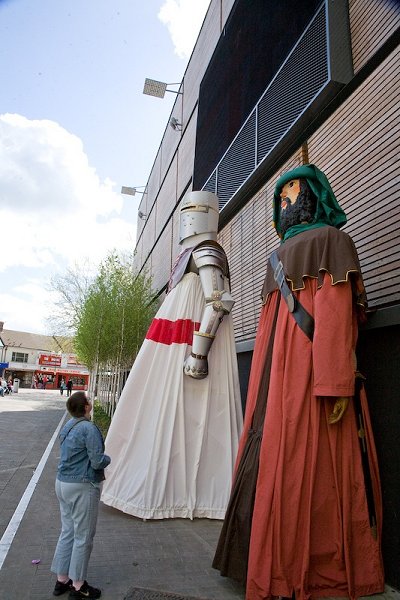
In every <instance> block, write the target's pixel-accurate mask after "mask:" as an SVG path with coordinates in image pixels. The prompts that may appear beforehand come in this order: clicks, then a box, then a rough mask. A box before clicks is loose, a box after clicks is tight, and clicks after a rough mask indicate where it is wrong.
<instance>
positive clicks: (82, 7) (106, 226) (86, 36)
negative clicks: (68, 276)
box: [0, 0, 210, 334]
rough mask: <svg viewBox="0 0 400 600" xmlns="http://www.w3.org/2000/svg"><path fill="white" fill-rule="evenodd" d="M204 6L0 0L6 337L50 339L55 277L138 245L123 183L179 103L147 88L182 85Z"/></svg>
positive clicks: (132, 202)
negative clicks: (152, 83)
mask: <svg viewBox="0 0 400 600" xmlns="http://www.w3.org/2000/svg"><path fill="white" fill-rule="evenodd" d="M209 1H210V0H146V1H145V2H142V1H139V0H40V1H39V2H38V1H36V0H0V81H1V87H0V227H1V236H0V281H1V286H0V321H4V328H5V329H14V330H18V331H29V332H32V333H43V334H52V333H53V332H52V331H51V327H50V328H49V324H48V323H47V322H46V316H48V314H49V312H51V305H52V303H53V301H54V296H53V295H52V292H51V291H50V290H49V284H50V281H51V279H52V277H54V275H56V274H61V275H62V274H63V273H65V271H66V269H67V268H71V267H74V265H79V264H84V263H85V261H89V262H90V263H91V264H93V265H96V264H99V263H100V261H101V260H102V259H103V258H105V256H106V255H107V253H108V252H110V251H112V250H113V249H116V250H117V251H119V252H124V251H126V250H132V249H133V248H134V246H135V242H136V224H137V211H138V205H139V202H140V198H141V196H140V194H137V195H136V196H134V197H133V196H126V195H122V194H121V193H120V190H121V186H131V187H138V188H139V189H140V188H141V187H143V186H145V184H146V182H147V179H148V177H149V174H150V171H151V168H152V165H153V162H154V159H155V157H156V153H157V150H158V147H159V145H160V142H161V138H162V135H163V133H164V130H165V128H166V126H167V123H168V118H169V116H170V113H171V110H172V106H173V102H174V100H175V94H172V93H167V94H166V95H165V98H164V99H163V100H162V99H159V98H154V97H151V96H147V95H144V94H143V93H142V92H143V85H144V80H145V78H146V77H148V78H151V79H156V80H159V81H165V82H167V83H175V82H180V81H181V80H182V77H183V74H184V72H185V69H186V67H187V63H188V60H189V58H190V55H191V52H192V50H193V47H194V44H195V42H196V39H197V36H198V33H199V31H200V28H201V25H202V23H203V20H204V17H205V14H206V12H207V8H208V6H209ZM171 89H174V86H171ZM175 89H176V87H175Z"/></svg>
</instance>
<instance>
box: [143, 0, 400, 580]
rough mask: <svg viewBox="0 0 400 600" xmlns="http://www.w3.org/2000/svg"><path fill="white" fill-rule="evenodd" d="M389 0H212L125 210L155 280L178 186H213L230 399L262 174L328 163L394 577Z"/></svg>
mask: <svg viewBox="0 0 400 600" xmlns="http://www.w3.org/2000/svg"><path fill="white" fill-rule="evenodd" d="M399 41H400V2H399V0H335V1H333V0H324V1H323V2H320V1H317V0H315V1H314V0H307V1H306V0H282V1H281V2H279V3H276V2H273V1H272V0H254V1H252V2H251V3H249V2H246V0H236V1H233V0H212V1H211V3H210V6H209V9H208V12H207V15H206V17H205V20H204V23H203V26H202V29H201V31H200V34H199V37H198V40H197V43H196V45H195V48H194V50H193V53H192V56H191V58H190V61H189V63H188V66H187V69H186V72H185V74H184V77H183V80H182V83H181V85H180V89H179V91H180V92H181V93H180V94H178V95H177V98H176V101H175V104H174V106H173V109H172V112H171V118H174V119H175V120H176V121H175V123H176V122H178V123H179V124H180V125H181V126H180V127H170V126H169V124H167V126H166V129H165V132H164V135H163V137H162V140H161V144H160V147H159V150H158V152H157V155H156V157H155V160H154V164H153V168H152V170H151V173H150V176H149V179H148V182H147V186H146V189H145V193H144V194H143V197H142V201H141V204H140V207H139V211H140V212H141V213H143V214H144V215H145V220H143V219H139V218H138V237H137V244H136V259H135V260H136V267H137V268H138V270H139V271H142V270H147V271H148V272H149V273H150V274H151V275H152V277H153V285H154V289H155V292H156V293H157V294H158V295H159V297H160V299H162V298H163V295H164V294H165V289H166V285H167V282H168V278H169V273H170V270H171V267H172V264H173V262H174V259H175V257H176V255H177V254H178V252H179V246H178V233H179V231H178V221H179V214H178V213H179V211H178V208H179V203H180V201H181V199H182V198H183V196H184V195H185V193H186V192H187V191H189V190H191V189H207V190H209V191H214V192H216V193H217V195H218V197H219V199H220V232H219V242H220V243H221V245H222V246H223V247H224V249H225V251H226V253H227V255H228V258H229V265H230V271H231V286H232V295H233V297H234V299H235V301H236V303H235V306H234V309H233V319H234V326H235V338H236V347H237V352H238V362H239V370H240V376H241V390H242V397H243V402H245V398H246V390H247V382H248V375H249V370H250V362H251V356H252V350H253V346H254V339H255V334H256V328H257V321H258V315H259V312H260V307H261V298H260V291H261V286H262V282H263V279H264V275H265V270H266V263H267V257H268V256H269V255H270V253H271V251H272V250H273V249H274V248H275V247H276V246H277V244H278V239H277V237H276V235H275V232H274V230H273V229H272V227H271V221H272V210H271V204H272V203H271V201H272V194H273V189H274V186H275V182H276V180H277V179H278V177H279V176H280V175H281V174H282V173H283V172H284V171H286V170H288V169H290V168H293V167H295V166H298V165H301V164H305V163H314V164H316V165H317V166H318V167H319V168H320V169H321V170H322V171H323V172H324V173H325V174H326V175H327V177H328V179H329V181H330V183H331V185H332V187H333V189H334V191H335V194H336V196H337V198H338V200H339V203H340V205H341V206H342V208H343V209H344V210H345V212H346V214H347V217H348V223H347V225H346V226H345V227H344V230H345V231H346V232H347V233H349V234H350V235H351V237H352V238H353V240H354V242H355V244H356V247H357V250H358V253H359V257H360V261H361V267H362V270H363V276H364V281H365V285H366V289H367V294H368V300H369V318H368V323H367V324H366V326H365V327H364V329H363V330H362V331H361V334H360V351H359V367H360V369H361V370H362V371H363V372H365V374H366V375H367V391H368V394H369V401H370V405H371V413H372V417H373V421H374V429H375V435H376V443H377V449H378V454H379V461H380V465H381V476H382V490H383V499H384V511H385V514H384V532H383V534H384V535H383V550H384V558H385V570H386V578H387V581H388V582H389V583H391V584H392V585H394V586H396V587H397V588H400V563H399V560H398V556H399V550H400V526H399V521H398V515H399V514H400V460H399V456H398V452H397V443H398V442H397V440H398V437H399V422H400V402H399V393H398V381H397V364H398V361H399V354H400V268H399V267H400V230H399V228H398V221H399V217H400V200H399V194H400V192H399V187H400V186H399V183H400V163H399V160H398V156H399V153H400V118H399V117H400V103H399V101H398V96H399V91H400V68H399V65H400V60H399V59H400V48H399Z"/></svg>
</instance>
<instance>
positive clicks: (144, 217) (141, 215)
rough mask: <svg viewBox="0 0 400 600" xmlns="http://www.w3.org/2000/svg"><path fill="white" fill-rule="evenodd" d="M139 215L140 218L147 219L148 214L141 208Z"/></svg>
mask: <svg viewBox="0 0 400 600" xmlns="http://www.w3.org/2000/svg"><path fill="white" fill-rule="evenodd" d="M138 217H139V219H146V217H147V215H145V214H144V212H142V211H141V210H139V212H138Z"/></svg>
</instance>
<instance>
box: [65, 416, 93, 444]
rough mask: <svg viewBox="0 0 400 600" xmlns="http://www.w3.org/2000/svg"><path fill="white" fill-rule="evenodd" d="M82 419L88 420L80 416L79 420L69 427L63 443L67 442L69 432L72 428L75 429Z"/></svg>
mask: <svg viewBox="0 0 400 600" xmlns="http://www.w3.org/2000/svg"><path fill="white" fill-rule="evenodd" d="M82 421H87V418H86V417H79V419H78V420H77V421H75V423H73V424H72V425H71V427H70V428H69V429H68V431H67V433H66V434H65V437H64V439H63V441H62V442H61V444H62V443H63V442H65V440H66V437H67V435H68V434H69V432H70V431H71V429H73V428H74V427H75V425H78V423H81V422H82Z"/></svg>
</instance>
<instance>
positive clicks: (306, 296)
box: [213, 165, 384, 600]
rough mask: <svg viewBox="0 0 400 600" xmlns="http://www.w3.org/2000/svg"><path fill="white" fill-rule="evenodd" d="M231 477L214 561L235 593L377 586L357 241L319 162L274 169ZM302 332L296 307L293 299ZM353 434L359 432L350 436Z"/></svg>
mask: <svg viewBox="0 0 400 600" xmlns="http://www.w3.org/2000/svg"><path fill="white" fill-rule="evenodd" d="M273 214H274V225H275V228H276V230H277V233H278V235H279V236H280V238H281V240H282V243H281V245H280V247H279V249H278V251H277V259H278V261H279V264H280V265H281V268H283V273H284V277H283V282H284V283H286V285H287V289H288V290H289V295H290V296H291V297H292V298H293V296H294V300H292V301H291V302H288V301H286V300H285V293H284V289H283V288H282V292H281V291H280V289H279V287H278V283H277V281H276V279H275V278H277V279H278V281H279V268H278V269H277V270H276V271H275V270H274V269H273V268H272V266H271V264H270V263H268V268H267V273H266V278H265V282H264V287H263V291H262V296H263V307H262V312H261V316H260V322H259V327H258V332H257V337H256V343H255V348H254V355H253V361H252V366H251V374H250V380H249V390H248V397H247V403H246V414H245V421H244V429H243V434H242V437H241V441H240V445H239V453H238V458H237V461H236V469H235V478H234V484H233V487H232V492H231V498H230V502H229V506H228V509H227V514H226V517H225V521H224V524H223V528H222V532H221V536H220V540H219V543H218V547H217V552H216V555H215V558H214V563H213V566H214V567H215V568H217V569H219V570H220V571H221V574H222V575H227V576H230V577H232V578H234V579H237V580H239V581H242V582H243V583H246V598H247V600H261V599H262V600H265V599H267V598H272V597H273V596H277V597H278V596H283V597H292V595H293V594H294V595H295V597H296V599H297V598H299V599H301V600H304V599H306V598H317V597H329V596H331V597H332V596H336V597H338V596H346V597H350V598H357V597H359V596H364V595H369V594H376V593H380V592H382V591H383V588H384V576H383V570H382V558H381V552H380V537H381V512H382V511H381V496H380V488H379V474H378V466H377V459H376V452H375V447H374V442H373V437H372V432H371V425H370V419H369V413H368V407H367V403H366V397H365V392H364V389H363V385H362V378H361V375H360V374H359V373H358V372H357V367H356V359H355V348H356V342H357V332H358V320H359V318H360V316H361V315H362V314H363V312H364V309H365V306H366V297H365V290H364V285H363V281H362V276H361V272H360V265H359V261H358V257H357V252H356V249H355V247H354V244H353V242H352V240H351V239H350V237H349V236H348V235H347V234H346V233H344V232H342V231H340V230H339V228H340V227H341V226H342V225H344V224H345V223H346V216H345V214H344V212H343V210H342V209H341V208H340V206H339V204H338V203H337V201H336V198H335V196H334V194H333V191H332V189H331V186H330V185H329V182H328V180H327V178H326V177H325V175H324V174H323V173H322V172H321V171H320V170H319V169H317V168H316V167H315V166H314V165H304V166H301V167H298V168H296V169H294V170H292V171H290V172H288V173H286V174H284V175H283V176H282V177H281V178H280V179H279V180H278V182H277V185H276V188H275V194H274V200H273ZM299 303H300V304H301V306H302V307H303V309H304V311H305V312H306V313H307V314H308V315H309V317H310V319H311V322H312V326H313V332H312V331H311V333H310V332H309V331H307V330H306V328H305V327H304V328H303V324H302V322H301V320H299V319H298V318H297V317H296V318H295V313H296V312H297V309H298V304H299ZM360 442H361V444H360Z"/></svg>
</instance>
